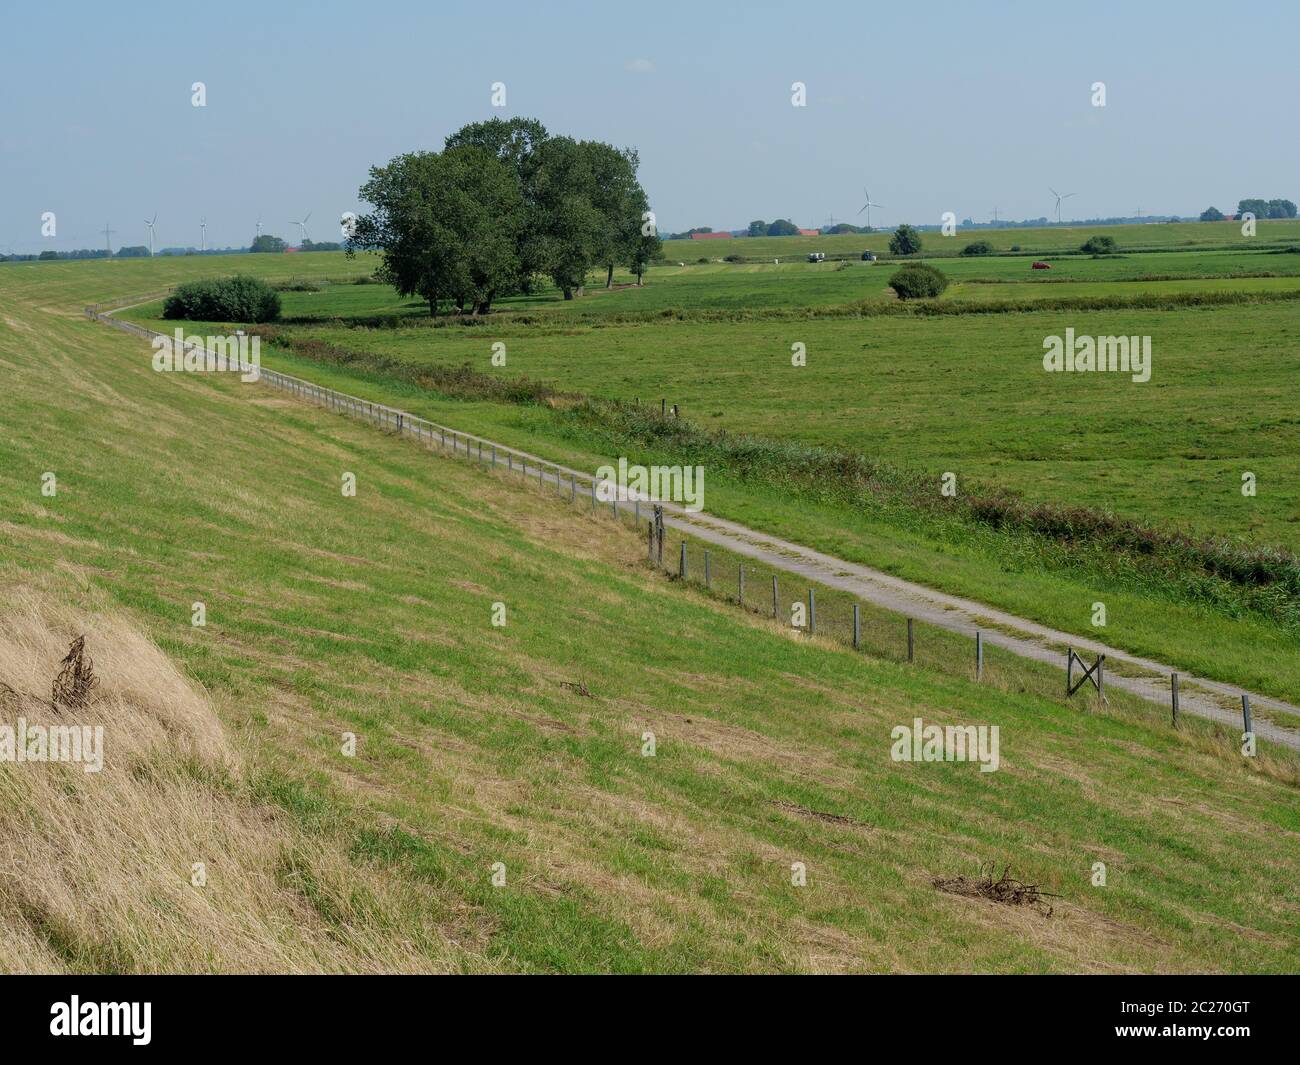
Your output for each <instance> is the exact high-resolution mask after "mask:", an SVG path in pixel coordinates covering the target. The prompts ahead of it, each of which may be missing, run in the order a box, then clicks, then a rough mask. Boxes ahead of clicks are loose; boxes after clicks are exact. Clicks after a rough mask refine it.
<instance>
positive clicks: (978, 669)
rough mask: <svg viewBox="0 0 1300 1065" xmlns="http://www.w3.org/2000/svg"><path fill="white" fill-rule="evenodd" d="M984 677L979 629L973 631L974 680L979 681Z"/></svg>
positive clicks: (982, 650)
mask: <svg viewBox="0 0 1300 1065" xmlns="http://www.w3.org/2000/svg"><path fill="white" fill-rule="evenodd" d="M983 676H984V637H983V636H982V635H981V633H980V631H979V629H976V630H975V679H976V680H980V679H982V678H983Z"/></svg>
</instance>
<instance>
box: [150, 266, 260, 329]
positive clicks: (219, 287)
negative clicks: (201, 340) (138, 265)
mask: <svg viewBox="0 0 1300 1065" xmlns="http://www.w3.org/2000/svg"><path fill="white" fill-rule="evenodd" d="M163 317H164V318H180V319H184V320H186V321H191V322H273V321H275V320H276V319H277V318H279V317H280V297H279V296H277V295H276V294H275V292H274V291H273V290H272V289H271V286H270V285H268V284H267V283H266V282H265V281H261V280H259V279H257V278H255V277H244V276H238V275H237V276H235V277H218V278H207V279H205V280H202V281H187V282H186V283H185V284H183V285H180V286H178V287H177V289H176V291H175V292H173V293H172V294H171V295H170V296H168V297H167V299H166V301H165V302H164V303H163Z"/></svg>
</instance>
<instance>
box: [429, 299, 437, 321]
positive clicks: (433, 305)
mask: <svg viewBox="0 0 1300 1065" xmlns="http://www.w3.org/2000/svg"><path fill="white" fill-rule="evenodd" d="M429 317H430V318H437V317H438V297H437V296H430V297H429Z"/></svg>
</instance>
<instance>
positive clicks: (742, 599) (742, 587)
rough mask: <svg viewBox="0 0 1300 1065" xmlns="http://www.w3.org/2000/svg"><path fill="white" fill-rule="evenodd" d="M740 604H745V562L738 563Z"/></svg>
mask: <svg viewBox="0 0 1300 1065" xmlns="http://www.w3.org/2000/svg"><path fill="white" fill-rule="evenodd" d="M739 572H740V605H741V606H744V605H745V564H744V563H743V562H741V563H740V569H739Z"/></svg>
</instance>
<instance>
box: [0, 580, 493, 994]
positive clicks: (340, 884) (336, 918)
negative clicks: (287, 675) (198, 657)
mask: <svg viewBox="0 0 1300 1065" xmlns="http://www.w3.org/2000/svg"><path fill="white" fill-rule="evenodd" d="M83 633H84V634H85V635H86V646H87V650H88V652H89V653H90V655H91V656H92V658H93V663H94V671H95V673H96V675H97V676H98V678H99V684H98V686H97V687H96V688H95V690H94V692H93V693H92V695H91V697H90V700H89V702H88V703H87V705H85V706H84V707H80V708H75V709H73V708H68V707H62V706H55V705H54V704H52V703H51V702H50V701H49V699H50V684H51V678H52V677H53V676H54V674H55V673H56V672H57V669H58V664H59V661H60V659H61V658H62V657H63V656H64V654H65V653H66V652H67V649H68V646H69V644H70V642H71V641H72V640H73V639H74V638H75V637H76V636H78V635H81V634H83ZM0 681H3V684H4V685H7V688H5V687H0V724H3V725H8V726H10V727H16V725H17V722H18V719H19V718H20V717H21V718H24V719H26V721H27V722H28V723H29V724H30V725H37V724H39V725H47V726H48V725H91V726H94V725H100V726H102V727H103V755H104V757H103V768H102V771H99V772H86V770H85V766H84V764H71V763H53V762H26V763H21V764H20V763H16V762H12V761H5V762H0V971H5V972H83V971H94V972H140V971H146V972H212V971H217V972H271V971H276V972H285V971H291V972H331V971H354V972H355V971H424V970H428V969H430V968H443V969H447V970H459V969H463V968H467V967H469V968H474V967H476V966H475V965H474V964H473V963H472V962H470V961H467V960H466V959H465V958H463V957H461V956H460V955H461V952H460V951H459V950H458V948H456V947H455V946H454V945H452V944H450V943H449V942H447V941H446V940H445V939H443V938H442V937H441V936H440V935H439V933H438V931H437V929H436V928H434V927H430V926H429V925H428V923H427V922H426V926H425V927H423V928H420V927H419V922H418V917H417V915H416V914H414V913H413V912H412V907H411V906H410V905H408V903H409V902H410V900H409V899H407V898H404V897H403V894H402V893H403V891H404V889H403V888H401V887H400V886H399V885H396V884H393V883H391V882H389V881H386V880H385V879H383V878H382V877H381V876H379V875H378V874H376V873H374V872H373V871H372V870H369V869H366V868H359V867H357V866H356V865H354V864H353V863H351V862H350V861H349V860H348V858H347V856H346V855H345V854H344V853H342V851H341V850H339V849H338V847H337V846H336V845H335V844H334V843H333V842H332V841H331V840H328V839H320V838H309V837H307V836H305V835H304V834H303V833H302V831H301V830H300V829H299V828H298V826H297V825H296V824H294V823H292V822H291V821H290V820H289V819H288V818H287V817H286V816H285V815H284V814H283V813H276V812H273V811H272V810H271V809H269V808H268V807H265V806H260V805H258V804H257V803H255V802H254V801H252V800H251V799H250V798H249V797H248V795H247V791H246V788H245V780H244V776H245V767H244V759H243V758H242V757H241V756H240V753H239V751H238V750H237V749H236V748H235V747H233V746H232V745H231V743H230V742H228V740H227V738H226V737H225V735H224V734H223V730H222V727H221V725H220V723H219V722H218V720H217V717H216V715H215V714H214V712H213V709H212V707H211V705H210V703H209V701H208V699H207V698H206V697H205V695H204V694H203V693H201V692H200V691H198V690H196V688H195V687H194V686H193V685H192V684H191V683H189V682H188V681H187V680H186V678H184V677H183V676H182V675H181V674H180V673H179V672H178V671H177V670H176V668H175V667H174V666H173V665H172V663H171V662H170V661H169V660H168V659H167V657H166V656H165V655H164V654H163V653H162V652H161V651H160V650H159V649H158V648H157V647H156V646H155V645H154V644H152V643H151V642H150V641H149V640H148V639H147V638H145V637H144V636H143V635H141V634H140V633H139V632H137V631H136V630H135V629H134V628H133V627H132V626H131V625H129V624H127V623H126V622H125V621H123V620H122V619H121V618H118V617H114V616H102V615H85V614H79V613H77V612H74V611H72V610H69V609H65V608H59V607H55V606H54V605H53V604H52V603H50V602H48V601H44V600H42V599H40V598H36V597H33V596H31V595H21V596H18V597H13V596H10V597H9V598H8V599H7V600H6V601H0ZM196 863H202V868H203V871H204V873H205V875H206V882H205V883H204V884H202V886H195V884H194V882H193V875H194V872H195V868H196ZM397 928H401V929H402V930H403V931H401V932H400V933H398V932H395V931H394V929H397ZM417 936H418V937H419V938H420V941H421V942H420V945H419V946H418V947H417V945H416V944H415V943H414V942H413V941H412V939H413V937H417ZM439 942H441V943H442V945H443V946H444V947H445V950H443V951H442V952H441V953H442V956H443V960H444V964H443V965H441V966H439V965H437V964H436V963H434V962H433V961H431V958H437V957H438V956H439V952H438V949H437V948H438V944H439Z"/></svg>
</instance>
